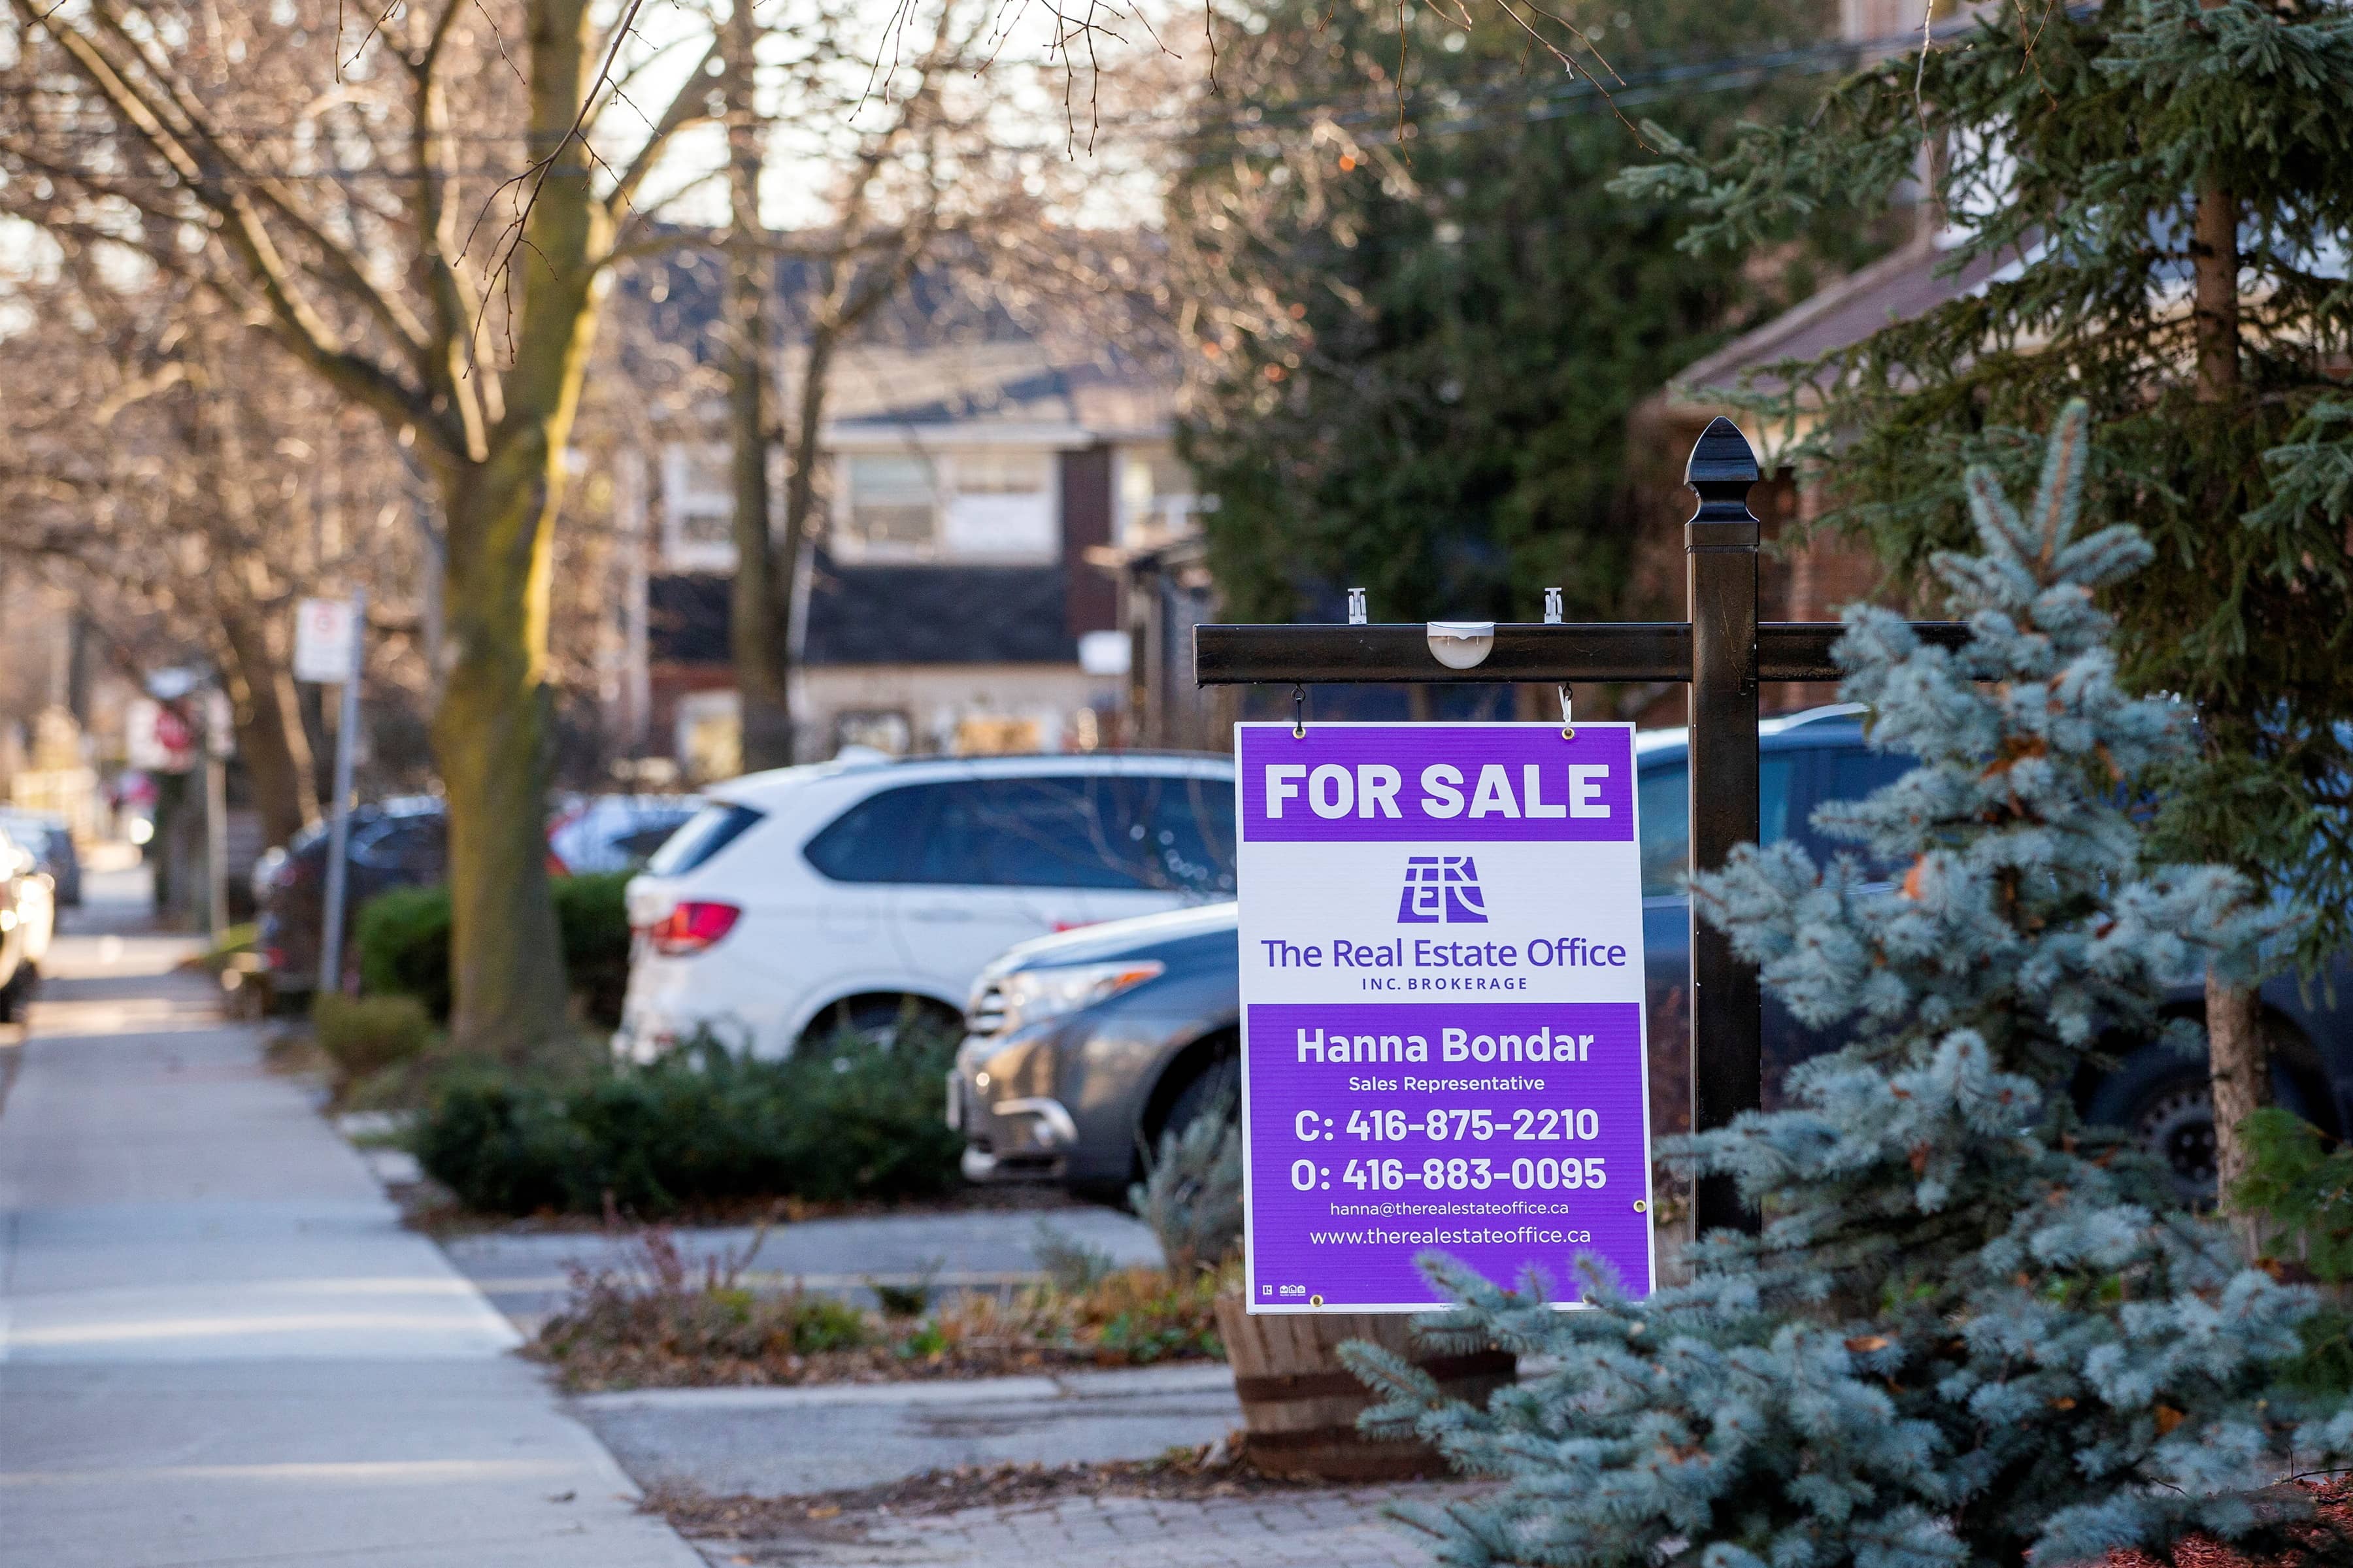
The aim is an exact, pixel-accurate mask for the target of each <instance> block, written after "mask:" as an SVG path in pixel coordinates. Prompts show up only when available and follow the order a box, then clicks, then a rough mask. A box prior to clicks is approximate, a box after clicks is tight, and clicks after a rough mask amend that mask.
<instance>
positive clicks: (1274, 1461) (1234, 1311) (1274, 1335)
mask: <svg viewBox="0 0 2353 1568" xmlns="http://www.w3.org/2000/svg"><path fill="white" fill-rule="evenodd" d="M1412 1325H1413V1319H1412V1318H1411V1317H1410V1316H1409V1315H1407V1314H1405V1313H1401V1312H1332V1313H1324V1312H1317V1313H1283V1314H1279V1315H1264V1316H1259V1317H1252V1316H1251V1315H1250V1313H1249V1312H1248V1311H1246V1310H1244V1309H1243V1306H1242V1299H1241V1298H1240V1296H1238V1295H1231V1294H1229V1295H1224V1296H1220V1297H1219V1298H1218V1332H1219V1335H1220V1336H1221V1337H1222V1338H1223V1339H1224V1340H1225V1342H1226V1356H1227V1359H1228V1360H1229V1361H1230V1362H1231V1363H1233V1369H1234V1392H1235V1393H1237V1394H1240V1396H1241V1402H1242V1422H1243V1426H1244V1428H1245V1430H1246V1432H1247V1433H1248V1436H1249V1443H1248V1447H1246V1449H1245V1452H1246V1453H1247V1455H1248V1456H1249V1458H1250V1463H1251V1464H1252V1465H1254V1466H1255V1467H1257V1468H1259V1469H1260V1470H1262V1471H1264V1472H1265V1473H1266V1474H1268V1475H1271V1476H1289V1477H1295V1478H1299V1479H1314V1480H1331V1481H1376V1480H1403V1479H1409V1478H1410V1477H1414V1476H1438V1475H1443V1474H1445V1473H1446V1461H1445V1460H1444V1459H1443V1458H1440V1455H1439V1454H1438V1452H1437V1450H1435V1449H1433V1448H1432V1447H1430V1445H1428V1444H1427V1443H1422V1442H1419V1441H1415V1440H1409V1441H1406V1442H1401V1443H1398V1442H1376V1441H1374V1440H1373V1439H1371V1438H1369V1437H1367V1436H1365V1435H1364V1434H1363V1433H1361V1432H1359V1431H1357V1430H1356V1417H1357V1416H1358V1415H1362V1414H1363V1413H1364V1412H1365V1411H1366V1409H1367V1408H1369V1407H1370V1406H1371V1405H1373V1404H1374V1403H1375V1400H1374V1396H1373V1394H1372V1391H1371V1390H1370V1389H1368V1388H1366V1386H1365V1384H1363V1383H1361V1382H1360V1381H1358V1379H1357V1377H1356V1373H1353V1372H1350V1371H1349V1370H1348V1369H1347V1368H1346V1367H1345V1366H1343V1365H1342V1364H1341V1363H1340V1358H1339V1356H1338V1354H1337V1353H1336V1352H1338V1350H1339V1347H1340V1346H1341V1345H1342V1344H1344V1343H1345V1342H1348V1341H1350V1340H1367V1341H1370V1342H1372V1343H1374V1344H1377V1345H1379V1346H1381V1347H1382V1348H1383V1349H1385V1350H1388V1351H1391V1352H1395V1353H1396V1354H1398V1355H1400V1356H1403V1357H1405V1358H1406V1359H1407V1360H1409V1361H1410V1362H1412V1363H1414V1364H1415V1365H1417V1366H1419V1367H1420V1368H1421V1369H1422V1371H1424V1372H1426V1373H1429V1374H1430V1376H1431V1377H1433V1378H1435V1379H1436V1380H1437V1382H1438V1386H1439V1387H1440V1389H1441V1390H1442V1391H1444V1392H1445V1394H1447V1395H1448V1396H1449V1397H1451V1398H1454V1399H1461V1400H1467V1401H1469V1402H1471V1403H1472V1404H1474V1405H1481V1404H1484V1403H1485V1402H1486V1399H1487V1396H1488V1395H1489V1394H1493V1392H1494V1391H1495V1390H1496V1389H1498V1388H1501V1387H1502V1386H1504V1384H1507V1383H1510V1382H1511V1381H1512V1379H1513V1377H1514V1373H1515V1371H1516V1368H1517V1364H1518V1363H1517V1362H1516V1361H1515V1360H1514V1357H1513V1356H1512V1354H1511V1352H1508V1351H1498V1350H1486V1351H1478V1352H1472V1354H1469V1355H1432V1354H1430V1353H1428V1352H1425V1351H1423V1350H1421V1349H1420V1348H1419V1347H1418V1346H1417V1345H1416V1344H1415V1342H1414V1340H1413V1333H1412Z"/></svg>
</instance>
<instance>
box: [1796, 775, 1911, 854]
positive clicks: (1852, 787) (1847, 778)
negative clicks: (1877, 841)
mask: <svg viewBox="0 0 2353 1568" xmlns="http://www.w3.org/2000/svg"><path fill="white" fill-rule="evenodd" d="M1822 760H1823V762H1824V763H1825V764H1826V766H1825V767H1824V769H1823V773H1822V799H1824V800H1826V801H1831V800H1861V799H1862V797H1863V796H1865V795H1870V794H1872V793H1873V792H1874V791H1876V790H1880V789H1883V788H1885V787H1886V786H1887V785H1889V784H1894V782H1895V781H1896V780H1897V779H1900V778H1902V777H1903V776H1904V775H1905V773H1910V772H1911V771H1912V770H1913V769H1914V768H1916V767H1918V766H1919V765H1920V763H1919V759H1918V758H1916V757H1912V756H1907V755H1905V753H1903V752H1869V751H1865V750H1863V749H1862V747H1860V746H1847V747H1841V748H1840V749H1839V750H1838V751H1835V752H1829V753H1827V754H1826V755H1825V756H1824V757H1823V759H1822ZM1807 837H1809V838H1810V839H1812V840H1813V841H1814V844H1815V847H1816V850H1817V852H1818V853H1820V854H1821V855H1824V856H1830V855H1854V856H1859V857H1861V858H1862V859H1863V860H1864V861H1865V863H1866V864H1867V865H1868V866H1869V868H1870V874H1871V876H1872V877H1873V879H1875V880H1876V879H1885V878H1886V877H1888V876H1891V875H1893V873H1894V868H1893V867H1891V866H1890V865H1889V864H1888V863H1887V862H1885V861H1884V860H1883V859H1882V858H1880V857H1878V856H1875V855H1873V854H1871V853H1870V852H1869V851H1868V850H1867V849H1866V848H1865V847H1863V846H1862V845H1861V844H1858V843H1856V842H1854V841H1853V840H1852V839H1848V838H1832V837H1830V836H1829V835H1828V834H1825V833H1823V832H1821V831H1820V830H1819V829H1816V828H1813V827H1812V826H1811V825H1809V827H1808V832H1807Z"/></svg>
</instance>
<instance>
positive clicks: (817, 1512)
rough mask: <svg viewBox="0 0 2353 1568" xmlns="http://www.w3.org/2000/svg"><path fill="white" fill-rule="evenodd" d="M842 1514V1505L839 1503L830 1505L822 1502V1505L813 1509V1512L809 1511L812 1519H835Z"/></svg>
mask: <svg viewBox="0 0 2353 1568" xmlns="http://www.w3.org/2000/svg"><path fill="white" fill-rule="evenodd" d="M840 1512H841V1505H840V1504H839V1503H830V1502H821V1503H819V1504H818V1505H817V1506H816V1507H815V1508H813V1509H811V1510H808V1516H809V1517H810V1518H811V1519H832V1518H834V1517H835V1516H836V1515H838V1514H839V1513H840Z"/></svg>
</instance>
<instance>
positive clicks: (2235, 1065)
mask: <svg viewBox="0 0 2353 1568" xmlns="http://www.w3.org/2000/svg"><path fill="white" fill-rule="evenodd" d="M2206 1042H2207V1049H2208V1051H2209V1052H2210V1053H2211V1056H2212V1058H2213V1064H2214V1138H2215V1174H2216V1179H2217V1180H2218V1181H2219V1182H2220V1184H2221V1192H2222V1196H2223V1202H2224V1205H2225V1206H2228V1204H2229V1201H2230V1192H2231V1188H2232V1184H2235V1183H2236V1182H2237V1181H2238V1180H2239V1178H2240V1177H2242V1176H2243V1175H2245V1174H2246V1173H2247V1151H2246V1146H2245V1144H2243V1143H2242V1142H2241V1141H2240V1139H2239V1136H2238V1132H2239V1128H2240V1126H2241V1124H2242V1123H2243V1122H2244V1121H2246V1120H2247V1118H2248V1117H2250V1116H2253V1114H2254V1113H2255V1112H2256V1111H2257V1110H2261V1109H2262V1108H2263V1102H2264V1101H2265V1100H2268V1099H2269V1098H2270V1095H2269V1094H2268V1092H2267V1090H2268V1089H2270V1087H2271V1063H2270V1061H2269V1059H2268V1058H2269V1056H2270V1052H2269V1051H2268V1050H2266V1049H2265V1042H2264V1039H2263V1015H2262V998H2261V997H2259V996H2258V995H2257V994H2256V993H2255V990H2254V988H2253V986H2249V985H2233V984H2229V983H2227V982H2225V981H2223V980H2222V979H2221V978H2220V977H2218V976H2216V975H2214V974H2211V973H2209V974H2208V975H2207V976H2206Z"/></svg>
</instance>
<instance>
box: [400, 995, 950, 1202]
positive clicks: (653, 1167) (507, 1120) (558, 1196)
mask: <svg viewBox="0 0 2353 1568" xmlns="http://www.w3.org/2000/svg"><path fill="white" fill-rule="evenodd" d="M954 1055H955V1040H954V1039H953V1038H952V1037H949V1036H947V1035H946V1034H944V1032H941V1031H936V1030H929V1029H916V1028H910V1029H902V1030H901V1031H900V1032H899V1035H898V1037H897V1038H896V1040H895V1041H892V1042H889V1043H876V1042H873V1041H871V1040H867V1039H860V1038H859V1037H854V1036H844V1037H840V1038H839V1039H838V1040H836V1041H835V1042H834V1043H832V1044H829V1045H822V1046H808V1047H803V1048H802V1049H801V1050H800V1051H799V1052H797V1053H796V1054H795V1055H794V1056H793V1057H791V1058H788V1059H786V1060H784V1061H755V1060H749V1059H746V1058H741V1057H738V1056H735V1055H733V1054H731V1053H730V1052H728V1051H727V1050H726V1049H724V1048H723V1047H720V1046H718V1045H717V1044H715V1043H713V1042H711V1041H709V1040H703V1041H699V1042H697V1043H696V1044H694V1045H692V1046H690V1047H684V1048H682V1049H681V1050H679V1051H677V1052H674V1053H673V1054H671V1055H670V1056H669V1057H666V1058H663V1059H662V1060H660V1061H659V1062H657V1063H655V1064H653V1065H652V1066H650V1067H637V1066H629V1065H626V1064H617V1065H615V1066H612V1067H610V1068H599V1069H597V1070H596V1071H595V1072H594V1073H592V1074H591V1075H589V1076H588V1077H586V1078H585V1079H573V1080H563V1081H558V1080H552V1079H533V1078H529V1077H519V1076H517V1075H515V1074H513V1073H512V1072H510V1071H507V1070H504V1069H501V1068H495V1067H492V1066H490V1065H487V1064H466V1065H464V1066H461V1067H459V1068H454V1069H452V1072H451V1075H450V1076H449V1077H448V1078H446V1079H444V1080H443V1081H442V1082H441V1083H440V1084H439V1085H438V1086H437V1088H436V1089H435V1090H434V1092H433V1093H432V1095H431V1096H430V1098H429V1100H428V1103H427V1109H426V1111H425V1113H424V1115H422V1116H421V1117H420V1118H418V1120H417V1123H416V1125H415V1126H414V1128H413V1129H412V1130H411V1132H410V1135H409V1144H410V1147H411V1149H412V1150H413V1151H414V1152H416V1154H417V1162H418V1163H419V1164H421V1165H422V1166H423V1167H424V1168H425V1171H426V1172H427V1174H429V1175H431V1176H432V1177H433V1178H434V1180H436V1181H438V1182H439V1183H441V1184H442V1185H444V1186H446V1187H448V1189H449V1190H450V1191H451V1192H452V1193H454V1194H456V1195H457V1196H458V1198H459V1201H460V1202H462V1203H463V1204H465V1205H466V1206H467V1207H469V1208H471V1209H475V1210H478V1211H480V1212H483V1213H489V1214H507V1215H529V1214H537V1213H542V1212H546V1211H554V1212H559V1213H569V1214H587V1215H594V1214H599V1213H602V1212H604V1210H605V1207H606V1205H607V1198H608V1196H609V1198H610V1201H611V1202H612V1204H614V1205H617V1206H618V1207H619V1208H620V1209H621V1210H622V1211H624V1212H626V1213H629V1214H633V1215H641V1216H654V1215H668V1214H673V1213H676V1212H678V1211H679V1210H681V1209H706V1210H707V1209H710V1208H712V1207H714V1206H724V1205H729V1204H733V1203H739V1202H743V1201H744V1200H752V1199H763V1198H776V1197H786V1196H791V1197H799V1198H804V1199H809V1200H813V1201H829V1200H840V1199H850V1198H891V1197H910V1196H923V1195H928V1194H935V1193H941V1192H944V1191H947V1190H949V1189H950V1188H951V1187H953V1186H954V1185H955V1184H956V1181H957V1173H956V1161H957V1157H958V1155H959V1154H960V1153H961V1152H962V1141H961V1140H960V1139H959V1138H958V1137H957V1136H956V1135H955V1133H954V1132H952V1131H949V1129H948V1128H947V1127H946V1125H945V1124H944V1121H942V1119H941V1116H940V1096H941V1087H940V1086H941V1083H942V1081H943V1079H944V1076H945V1074H946V1072H947V1069H948V1067H949V1065H950V1062H951V1060H952V1059H953V1058H954Z"/></svg>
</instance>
